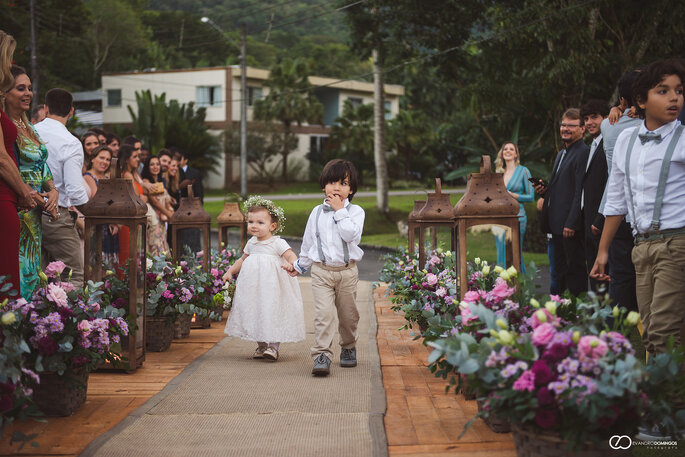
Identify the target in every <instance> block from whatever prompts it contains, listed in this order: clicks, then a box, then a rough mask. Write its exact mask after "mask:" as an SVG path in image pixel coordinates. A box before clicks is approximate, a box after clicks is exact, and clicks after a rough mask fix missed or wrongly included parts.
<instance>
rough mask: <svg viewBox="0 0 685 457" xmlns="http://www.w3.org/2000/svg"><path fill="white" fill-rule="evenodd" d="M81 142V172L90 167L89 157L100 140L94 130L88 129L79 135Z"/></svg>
mask: <svg viewBox="0 0 685 457" xmlns="http://www.w3.org/2000/svg"><path fill="white" fill-rule="evenodd" d="M81 144H82V145H83V172H84V173H85V171H86V170H87V169H88V168H90V159H91V156H92V155H93V151H94V150H95V148H97V147H98V146H100V140H98V135H97V133H95V132H91V131H88V132H86V133H84V134H83V135H82V136H81Z"/></svg>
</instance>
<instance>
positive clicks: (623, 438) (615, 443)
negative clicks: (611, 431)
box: [609, 435, 633, 449]
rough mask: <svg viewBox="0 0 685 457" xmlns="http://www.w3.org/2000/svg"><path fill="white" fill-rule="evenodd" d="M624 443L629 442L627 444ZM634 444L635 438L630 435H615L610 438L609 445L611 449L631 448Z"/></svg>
mask: <svg viewBox="0 0 685 457" xmlns="http://www.w3.org/2000/svg"><path fill="white" fill-rule="evenodd" d="M624 443H627V445H625V444H624ZM632 445H633V440H632V439H631V438H630V437H629V436H628V435H614V436H612V437H611V438H609V447H610V448H611V449H630V446H632Z"/></svg>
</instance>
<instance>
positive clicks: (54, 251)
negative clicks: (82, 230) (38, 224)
mask: <svg viewBox="0 0 685 457" xmlns="http://www.w3.org/2000/svg"><path fill="white" fill-rule="evenodd" d="M59 212H60V216H59V217H58V218H57V220H56V221H54V222H50V218H49V217H48V216H43V219H42V222H43V242H42V249H43V263H45V264H47V263H49V262H52V261H55V260H61V261H62V262H64V263H65V265H66V266H67V268H69V269H71V271H72V274H71V280H70V282H71V283H72V284H73V285H74V286H76V287H83V247H82V246H81V238H80V237H79V235H78V232H77V231H76V227H74V220H73V219H72V218H71V215H70V214H69V210H68V209H67V208H64V207H62V206H60V207H59ZM46 253H47V255H46ZM67 274H68V272H67V271H65V272H64V273H62V280H66V279H67Z"/></svg>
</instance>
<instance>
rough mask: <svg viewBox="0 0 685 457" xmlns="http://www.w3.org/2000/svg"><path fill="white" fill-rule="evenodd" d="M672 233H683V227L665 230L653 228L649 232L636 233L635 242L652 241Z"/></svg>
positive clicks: (684, 228) (684, 230)
mask: <svg viewBox="0 0 685 457" xmlns="http://www.w3.org/2000/svg"><path fill="white" fill-rule="evenodd" d="M674 235H685V227H681V228H675V229H667V230H654V231H651V232H645V233H638V234H637V235H635V244H638V243H642V242H644V241H652V240H658V239H662V240H663V239H665V238H669V237H672V236H674Z"/></svg>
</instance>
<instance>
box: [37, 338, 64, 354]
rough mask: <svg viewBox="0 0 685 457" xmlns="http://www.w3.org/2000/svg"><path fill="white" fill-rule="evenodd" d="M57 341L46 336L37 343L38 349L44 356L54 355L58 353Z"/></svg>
mask: <svg viewBox="0 0 685 457" xmlns="http://www.w3.org/2000/svg"><path fill="white" fill-rule="evenodd" d="M58 348H59V347H58V346H57V341H54V340H53V339H52V338H50V337H49V336H45V337H43V338H41V339H40V340H38V341H37V342H36V349H38V351H39V352H40V353H41V354H43V355H52V354H54V353H55V352H57V349H58Z"/></svg>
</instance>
